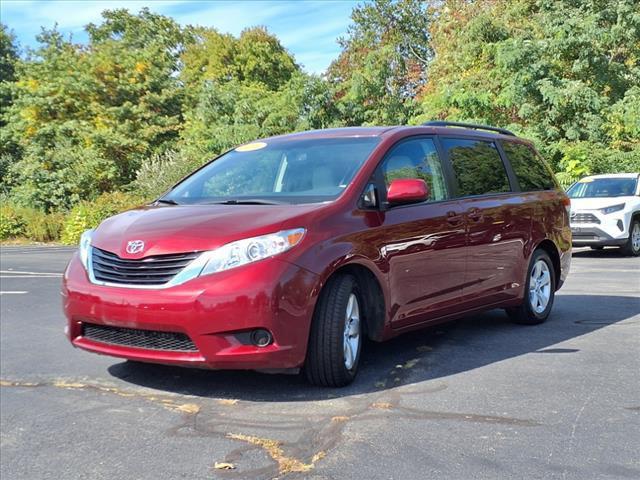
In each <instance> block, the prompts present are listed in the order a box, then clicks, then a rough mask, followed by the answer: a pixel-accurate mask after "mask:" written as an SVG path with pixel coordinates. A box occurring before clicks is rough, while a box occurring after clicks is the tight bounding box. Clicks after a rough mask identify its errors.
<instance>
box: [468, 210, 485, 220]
mask: <svg viewBox="0 0 640 480" xmlns="http://www.w3.org/2000/svg"><path fill="white" fill-rule="evenodd" d="M467 217H469V219H471V220H473V221H474V222H479V221H480V220H482V212H481V211H480V209H478V208H470V209H469V210H467Z"/></svg>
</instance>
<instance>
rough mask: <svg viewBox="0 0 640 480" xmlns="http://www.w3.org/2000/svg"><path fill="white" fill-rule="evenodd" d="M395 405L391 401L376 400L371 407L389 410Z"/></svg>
mask: <svg viewBox="0 0 640 480" xmlns="http://www.w3.org/2000/svg"><path fill="white" fill-rule="evenodd" d="M391 407H393V405H391V404H390V403H389V402H375V403H372V404H371V408H377V409H378V410H389V409H390V408H391Z"/></svg>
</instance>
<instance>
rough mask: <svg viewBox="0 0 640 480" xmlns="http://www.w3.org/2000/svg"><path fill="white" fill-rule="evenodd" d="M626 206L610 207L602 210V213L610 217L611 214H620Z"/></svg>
mask: <svg viewBox="0 0 640 480" xmlns="http://www.w3.org/2000/svg"><path fill="white" fill-rule="evenodd" d="M624 205H625V204H624V203H620V204H619V205H611V206H610V207H606V208H601V209H600V211H601V212H602V213H604V214H605V215H609V214H610V213H613V212H619V211H620V210H622V209H623V208H624Z"/></svg>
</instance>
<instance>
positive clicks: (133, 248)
mask: <svg viewBox="0 0 640 480" xmlns="http://www.w3.org/2000/svg"><path fill="white" fill-rule="evenodd" d="M126 250H127V253H131V254H134V253H140V252H141V251H143V250H144V242H143V241H142V240H129V242H127V248H126Z"/></svg>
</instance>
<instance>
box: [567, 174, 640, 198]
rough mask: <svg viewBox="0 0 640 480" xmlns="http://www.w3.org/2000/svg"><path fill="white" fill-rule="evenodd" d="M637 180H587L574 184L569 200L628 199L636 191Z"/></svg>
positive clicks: (570, 190)
mask: <svg viewBox="0 0 640 480" xmlns="http://www.w3.org/2000/svg"><path fill="white" fill-rule="evenodd" d="M637 183H638V179H637V178H624V177H623V178H619V177H618V178H616V177H610V178H585V179H584V180H580V181H579V182H577V183H574V184H573V185H572V186H571V188H569V190H567V195H569V198H598V197H626V196H631V195H633V194H634V193H635V191H636V185H637Z"/></svg>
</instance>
